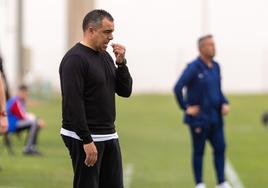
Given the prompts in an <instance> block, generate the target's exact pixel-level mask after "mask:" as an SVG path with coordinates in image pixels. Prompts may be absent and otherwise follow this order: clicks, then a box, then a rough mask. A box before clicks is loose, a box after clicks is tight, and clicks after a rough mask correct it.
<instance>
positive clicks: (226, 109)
mask: <svg viewBox="0 0 268 188" xmlns="http://www.w3.org/2000/svg"><path fill="white" fill-rule="evenodd" d="M229 111H230V106H229V105H228V104H223V105H222V106H221V113H222V115H224V116H226V115H227V114H228V113H229Z"/></svg>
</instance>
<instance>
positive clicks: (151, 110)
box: [0, 95, 268, 188]
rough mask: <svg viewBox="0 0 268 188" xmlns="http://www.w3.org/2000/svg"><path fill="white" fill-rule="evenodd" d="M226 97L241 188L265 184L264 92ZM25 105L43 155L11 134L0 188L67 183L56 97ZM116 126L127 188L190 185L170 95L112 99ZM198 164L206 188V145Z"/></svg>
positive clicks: (186, 144)
mask: <svg viewBox="0 0 268 188" xmlns="http://www.w3.org/2000/svg"><path fill="white" fill-rule="evenodd" d="M229 98H230V101H231V113H230V115H229V116H228V117H227V118H226V127H225V132H226V140H227V157H228V159H229V160H230V161H231V163H232V165H233V166H234V168H235V170H236V172H237V173H238V175H239V177H240V179H241V180H242V182H243V184H244V186H245V188H250V187H254V188H266V187H268V179H267V170H268V160H267V156H268V149H267V148H268V147H267V144H268V129H266V128H265V127H264V126H262V125H261V122H260V115H261V114H262V112H263V111H265V110H267V109H268V100H267V99H268V95H251V96H248V95H240V96H230V97H229ZM29 109H30V111H32V112H34V113H36V114H37V115H38V116H39V117H43V118H44V119H45V121H46V124H47V126H46V128H45V129H44V130H43V131H42V132H41V134H40V142H39V145H40V146H39V147H40V150H41V151H42V152H43V154H44V156H42V157H26V156H23V155H22V148H23V144H24V140H23V139H22V140H21V139H18V138H17V137H16V136H13V138H12V142H13V145H14V150H15V153H16V155H15V156H9V155H8V154H7V151H6V148H5V147H4V146H3V145H0V166H1V171H0V188H36V187H38V188H71V187H72V168H71V161H70V159H69V156H68V152H67V149H66V148H65V146H64V145H63V142H62V140H61V137H60V136H59V129H60V126H61V109H60V100H50V101H38V102H32V103H31V104H30V106H29ZM116 125H117V131H118V133H119V137H120V142H121V149H122V154H123V161H124V166H126V165H127V164H132V165H133V167H134V168H133V174H132V177H131V182H130V185H131V188H177V187H181V188H191V187H194V183H193V177H192V170H191V165H190V161H191V145H190V136H189V132H188V129H187V127H186V126H185V125H183V124H182V112H181V111H180V110H179V109H178V107H177V104H176V102H175V99H174V97H173V96H171V95H136V96H133V97H131V98H130V99H122V98H117V121H116ZM22 136H25V135H22ZM1 139H2V138H1ZM1 143H2V142H1ZM204 163H205V165H204V168H205V169H204V174H205V177H204V180H205V182H206V184H207V186H208V188H212V187H215V176H214V169H213V165H212V157H211V149H210V146H209V145H207V147H206V154H205V159H204Z"/></svg>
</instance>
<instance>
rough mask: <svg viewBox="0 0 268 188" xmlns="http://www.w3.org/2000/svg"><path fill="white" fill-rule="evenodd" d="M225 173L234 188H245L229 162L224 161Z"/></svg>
mask: <svg viewBox="0 0 268 188" xmlns="http://www.w3.org/2000/svg"><path fill="white" fill-rule="evenodd" d="M225 173H226V176H227V178H228V179H229V181H230V183H231V184H232V185H233V187H234V188H245V187H244V185H243V183H242V181H241V180H240V178H239V176H238V174H237V173H236V171H235V169H234V167H233V165H232V164H231V162H230V161H229V160H226V165H225Z"/></svg>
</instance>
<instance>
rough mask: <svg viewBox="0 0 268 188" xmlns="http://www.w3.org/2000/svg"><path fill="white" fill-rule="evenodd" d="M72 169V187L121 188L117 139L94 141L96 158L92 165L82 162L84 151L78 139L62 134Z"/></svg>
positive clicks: (120, 165) (119, 154)
mask: <svg viewBox="0 0 268 188" xmlns="http://www.w3.org/2000/svg"><path fill="white" fill-rule="evenodd" d="M62 138H63V141H64V143H65V145H66V147H67V148H68V150H69V154H70V156H71V159H72V166H73V171H74V179H73V188H123V187H124V186H123V169H122V158H121V151H120V145H119V141H118V139H113V140H108V141H103V142H95V145H96V147H97V150H98V160H97V162H96V164H95V165H94V166H93V167H87V166H86V165H85V163H84V160H85V157H86V155H85V152H84V149H83V143H82V141H80V140H77V139H74V138H71V137H67V136H63V135H62Z"/></svg>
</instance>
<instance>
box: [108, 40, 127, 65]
mask: <svg viewBox="0 0 268 188" xmlns="http://www.w3.org/2000/svg"><path fill="white" fill-rule="evenodd" d="M111 46H112V47H113V52H114V55H115V58H116V64H122V63H124V60H125V53H126V48H125V47H124V46H123V45H121V44H112V45H111Z"/></svg>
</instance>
